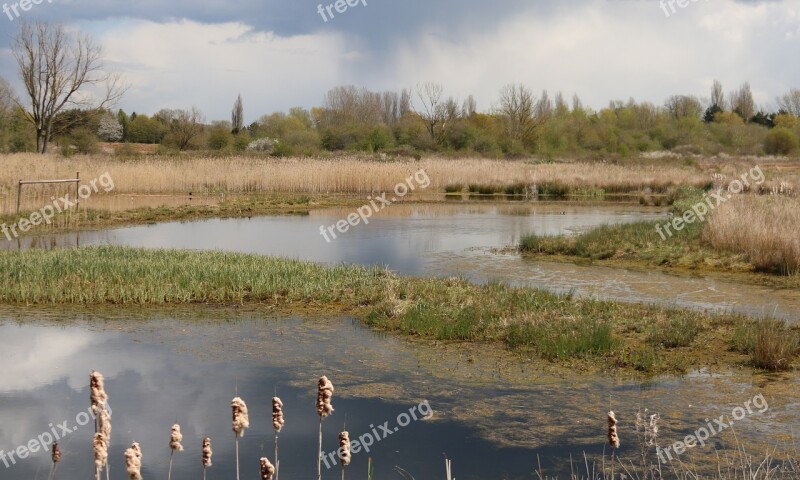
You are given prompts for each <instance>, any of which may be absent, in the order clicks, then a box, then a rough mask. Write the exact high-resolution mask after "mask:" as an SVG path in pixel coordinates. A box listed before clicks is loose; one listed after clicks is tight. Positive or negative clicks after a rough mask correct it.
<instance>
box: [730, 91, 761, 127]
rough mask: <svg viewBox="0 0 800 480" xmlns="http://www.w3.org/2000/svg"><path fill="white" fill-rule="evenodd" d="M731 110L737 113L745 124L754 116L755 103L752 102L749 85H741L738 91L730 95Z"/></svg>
mask: <svg viewBox="0 0 800 480" xmlns="http://www.w3.org/2000/svg"><path fill="white" fill-rule="evenodd" d="M731 110H733V111H734V112H736V113H738V114H739V116H741V117H742V118H743V119H744V121H745V122H747V121H749V120H750V119H751V118H752V117H753V115H755V113H756V103H755V101H753V92H752V91H751V90H750V84H749V83H747V82H745V83H743V84H742V86H741V87H739V90H736V91H734V92H733V93H731Z"/></svg>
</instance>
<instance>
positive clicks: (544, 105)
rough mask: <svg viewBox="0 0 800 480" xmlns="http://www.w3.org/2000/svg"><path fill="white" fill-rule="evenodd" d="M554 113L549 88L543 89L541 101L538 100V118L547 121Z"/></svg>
mask: <svg viewBox="0 0 800 480" xmlns="http://www.w3.org/2000/svg"><path fill="white" fill-rule="evenodd" d="M552 115H553V102H551V101H550V96H549V95H548V94H547V90H542V96H541V97H540V98H539V101H538V102H536V112H535V116H536V119H537V120H539V121H545V120H547V119H549V118H550V117H551V116H552Z"/></svg>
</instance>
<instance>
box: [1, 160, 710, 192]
mask: <svg viewBox="0 0 800 480" xmlns="http://www.w3.org/2000/svg"><path fill="white" fill-rule="evenodd" d="M2 163H3V168H2V169H1V170H0V196H3V195H9V194H10V195H11V196H14V195H15V194H16V192H14V191H13V187H14V186H15V185H16V182H17V181H18V180H19V179H21V178H24V179H31V178H34V179H44V178H54V177H56V178H58V177H62V178H63V177H72V176H73V175H74V174H75V172H77V171H80V172H81V177H82V178H87V179H91V178H96V177H97V176H99V175H100V174H102V173H104V172H106V171H108V172H109V173H110V174H111V176H112V177H113V178H114V180H115V183H116V189H115V193H173V192H189V191H193V192H207V191H215V192H216V191H226V192H229V193H241V192H260V191H281V192H304V193H324V192H342V193H365V192H366V193H368V192H373V191H386V190H389V189H392V188H394V186H395V185H396V184H397V183H398V182H402V181H403V180H404V179H405V178H407V177H408V176H409V175H410V174H412V173H414V172H416V171H417V170H419V169H420V168H424V169H425V171H426V172H427V173H428V175H429V176H430V178H431V185H430V187H429V190H433V191H437V192H443V191H444V188H445V186H446V185H453V184H462V185H468V184H470V183H476V182H479V183H482V184H489V185H511V184H517V183H523V184H526V185H530V184H542V183H547V182H550V183H563V184H565V185H566V186H568V187H574V188H578V187H587V188H591V187H597V188H605V189H607V190H608V191H633V190H639V189H643V188H648V187H649V188H652V189H658V190H660V189H664V188H668V187H671V186H675V185H686V184H688V185H695V186H701V185H705V184H707V183H708V182H709V176H708V175H706V173H705V172H704V171H703V170H704V168H698V167H694V166H663V165H660V166H657V165H645V164H641V165H635V164H634V165H624V166H623V165H612V164H605V163H599V162H595V163H553V164H534V163H528V162H523V161H509V160H487V159H475V158H464V159H443V158H425V159H423V160H421V161H418V162H416V161H388V162H387V161H376V160H370V159H365V158H363V157H362V158H359V157H355V156H351V157H348V156H344V157H340V158H333V159H310V158H303V159H299V158H288V159H277V158H258V157H243V156H235V157H196V156H195V157H185V158H184V157H166V158H162V157H142V158H138V159H118V158H114V157H110V156H101V155H98V156H75V157H71V158H63V157H60V156H57V155H46V156H40V155H35V154H14V155H4V156H3V157H2ZM26 188H27V187H26Z"/></svg>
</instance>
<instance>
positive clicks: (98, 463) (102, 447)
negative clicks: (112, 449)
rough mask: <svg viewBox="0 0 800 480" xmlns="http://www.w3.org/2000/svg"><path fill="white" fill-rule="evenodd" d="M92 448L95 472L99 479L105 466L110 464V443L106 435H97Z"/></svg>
mask: <svg viewBox="0 0 800 480" xmlns="http://www.w3.org/2000/svg"><path fill="white" fill-rule="evenodd" d="M92 447H93V450H94V465H95V470H97V475H98V477H99V476H100V471H101V470H102V469H103V465H105V464H106V462H108V442H107V441H106V438H105V435H103V434H102V433H100V432H97V433H95V434H94V439H93V440H92Z"/></svg>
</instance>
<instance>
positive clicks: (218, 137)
mask: <svg viewBox="0 0 800 480" xmlns="http://www.w3.org/2000/svg"><path fill="white" fill-rule="evenodd" d="M206 143H207V144H208V148H210V149H211V150H225V149H227V148H230V146H231V145H232V144H233V134H232V133H231V132H230V131H228V129H226V128H215V129H214V130H212V131H211V133H209V134H208V138H206Z"/></svg>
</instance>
